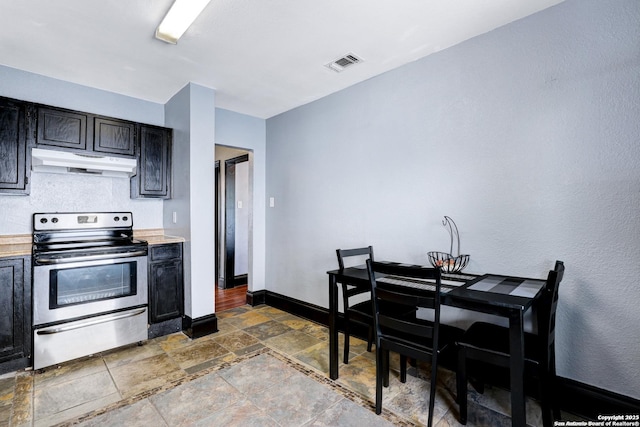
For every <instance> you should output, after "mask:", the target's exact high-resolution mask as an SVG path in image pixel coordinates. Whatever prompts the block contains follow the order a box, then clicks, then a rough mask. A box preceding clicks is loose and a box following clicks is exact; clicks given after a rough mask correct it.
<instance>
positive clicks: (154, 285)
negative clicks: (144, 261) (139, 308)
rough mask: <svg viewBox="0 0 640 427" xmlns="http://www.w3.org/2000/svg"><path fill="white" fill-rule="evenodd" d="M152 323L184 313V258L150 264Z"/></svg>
mask: <svg viewBox="0 0 640 427" xmlns="http://www.w3.org/2000/svg"><path fill="white" fill-rule="evenodd" d="M150 276H151V277H150V289H149V299H150V301H149V310H150V311H149V312H150V317H151V323H158V322H162V321H164V320H169V319H174V318H176V317H180V316H181V315H182V287H183V281H182V259H178V260H173V261H164V262H157V263H151V264H150Z"/></svg>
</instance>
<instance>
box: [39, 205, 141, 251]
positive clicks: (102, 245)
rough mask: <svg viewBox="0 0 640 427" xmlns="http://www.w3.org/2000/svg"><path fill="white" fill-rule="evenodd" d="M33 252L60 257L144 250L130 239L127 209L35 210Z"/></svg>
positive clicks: (131, 223) (130, 231) (131, 233)
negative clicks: (85, 210)
mask: <svg viewBox="0 0 640 427" xmlns="http://www.w3.org/2000/svg"><path fill="white" fill-rule="evenodd" d="M33 230H34V231H33V255H34V257H36V258H37V257H39V256H41V255H44V254H46V255H47V257H48V258H51V257H52V256H55V257H56V258H62V257H67V256H71V255H73V256H78V255H85V254H107V253H125V252H130V251H140V250H146V249H147V242H145V241H144V240H138V239H134V238H133V219H132V215H131V212H102V213H58V212H56V213H37V214H34V215H33Z"/></svg>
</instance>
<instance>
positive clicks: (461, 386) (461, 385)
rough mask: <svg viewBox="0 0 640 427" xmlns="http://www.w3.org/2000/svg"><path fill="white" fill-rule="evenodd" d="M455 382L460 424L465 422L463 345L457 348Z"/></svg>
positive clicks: (465, 396) (465, 361)
mask: <svg viewBox="0 0 640 427" xmlns="http://www.w3.org/2000/svg"><path fill="white" fill-rule="evenodd" d="M456 383H457V389H458V408H459V409H460V424H467V352H466V350H465V348H464V347H459V348H458V372H457V373H456Z"/></svg>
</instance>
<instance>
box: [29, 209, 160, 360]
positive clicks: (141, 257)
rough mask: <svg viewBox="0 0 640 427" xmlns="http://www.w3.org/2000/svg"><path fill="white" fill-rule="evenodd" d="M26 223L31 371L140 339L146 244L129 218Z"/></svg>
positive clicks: (61, 216) (79, 216)
mask: <svg viewBox="0 0 640 427" xmlns="http://www.w3.org/2000/svg"><path fill="white" fill-rule="evenodd" d="M33 220H34V221H33V229H34V232H33V325H34V351H33V353H34V361H33V362H34V369H40V368H42V367H46V366H50V365H53V364H56V363H61V362H64V361H67V360H71V359H75V358H77V357H81V356H86V355H89V354H94V353H97V352H100V351H104V350H108V349H110V348H115V347H119V346H122V345H126V344H131V343H134V342H138V341H142V340H145V339H147V300H148V298H147V243H146V242H144V241H139V240H135V239H134V238H133V220H132V217H131V213H130V212H109V213H45V214H34V218H33Z"/></svg>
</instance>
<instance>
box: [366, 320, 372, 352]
mask: <svg viewBox="0 0 640 427" xmlns="http://www.w3.org/2000/svg"><path fill="white" fill-rule="evenodd" d="M367 339H368V341H367V351H368V352H369V353H371V344H373V327H372V326H369V336H368V337H367Z"/></svg>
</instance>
